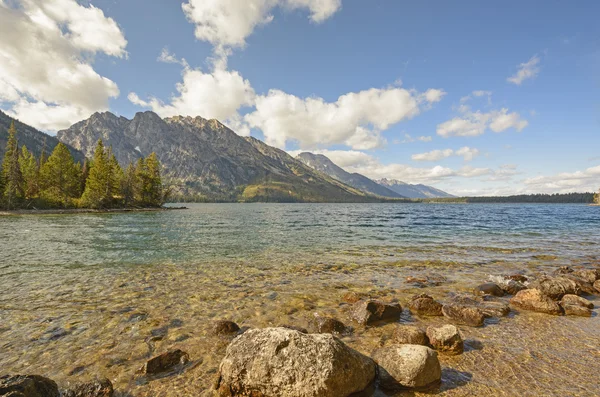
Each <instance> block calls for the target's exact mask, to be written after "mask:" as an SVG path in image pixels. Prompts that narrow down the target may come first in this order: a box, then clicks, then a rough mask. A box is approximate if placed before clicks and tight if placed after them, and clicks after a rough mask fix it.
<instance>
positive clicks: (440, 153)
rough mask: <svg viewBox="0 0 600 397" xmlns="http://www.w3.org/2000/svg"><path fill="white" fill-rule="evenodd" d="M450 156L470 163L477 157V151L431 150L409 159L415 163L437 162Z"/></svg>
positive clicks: (470, 149) (469, 149)
mask: <svg viewBox="0 0 600 397" xmlns="http://www.w3.org/2000/svg"><path fill="white" fill-rule="evenodd" d="M451 156H458V157H462V158H463V159H464V160H465V161H471V160H473V159H474V158H475V157H477V156H479V149H474V148H470V147H468V146H465V147H462V148H460V149H458V150H453V149H444V150H432V151H430V152H426V153H418V154H413V155H412V156H411V158H412V159H413V160H415V161H439V160H442V159H445V158H448V157H451Z"/></svg>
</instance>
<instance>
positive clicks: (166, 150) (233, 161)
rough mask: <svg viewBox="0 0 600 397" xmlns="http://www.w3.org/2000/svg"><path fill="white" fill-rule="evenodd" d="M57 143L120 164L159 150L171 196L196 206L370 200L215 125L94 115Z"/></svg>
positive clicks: (150, 114) (61, 133) (176, 119)
mask: <svg viewBox="0 0 600 397" xmlns="http://www.w3.org/2000/svg"><path fill="white" fill-rule="evenodd" d="M58 139H60V141H62V142H65V143H68V144H70V145H72V146H73V147H75V148H77V149H79V150H81V151H82V152H83V153H84V154H85V155H86V156H88V157H92V155H93V152H94V148H95V145H96V142H97V141H98V139H102V140H103V141H104V144H105V145H106V146H112V150H113V153H114V154H115V156H116V157H117V160H118V161H119V163H120V164H121V165H123V166H125V165H127V164H128V163H129V162H130V161H136V160H137V159H138V158H139V157H140V156H147V155H149V154H150V153H151V152H156V154H157V156H158V159H159V160H160V162H161V163H162V165H163V167H164V170H163V174H164V176H165V179H166V180H167V182H169V184H170V185H172V186H174V190H175V193H176V195H181V197H184V196H185V198H188V199H189V198H193V199H196V200H223V201H238V200H241V201H288V202H289V201H307V202H365V201H373V200H375V199H374V198H373V197H369V196H367V195H366V194H364V193H363V192H361V191H359V190H357V189H354V188H352V187H350V186H348V185H344V184H343V183H340V182H338V181H336V180H334V179H333V178H330V177H327V176H325V175H323V174H320V173H318V172H315V171H314V170H313V169H312V168H310V167H308V166H306V165H305V164H304V163H302V162H300V161H298V160H296V159H294V158H293V157H291V156H290V155H288V154H287V153H285V152H283V151H281V150H278V149H275V148H272V147H270V146H268V145H266V144H264V143H263V142H261V141H258V140H256V139H254V138H243V137H240V136H239V135H237V134H236V133H235V132H233V131H232V130H230V129H229V128H227V127H226V126H225V125H223V124H221V123H220V122H219V121H217V120H206V119H203V118H202V117H195V118H192V117H181V116H177V117H170V118H165V119H161V118H160V117H159V116H158V115H157V114H155V113H153V112H143V113H137V114H136V115H135V116H134V118H133V119H132V120H129V119H127V118H125V117H117V116H115V115H114V114H112V113H110V112H105V113H95V114H93V115H92V116H91V117H90V118H89V119H87V120H83V121H81V122H79V123H77V124H75V125H73V126H71V127H70V128H68V129H66V130H63V131H59V132H58Z"/></svg>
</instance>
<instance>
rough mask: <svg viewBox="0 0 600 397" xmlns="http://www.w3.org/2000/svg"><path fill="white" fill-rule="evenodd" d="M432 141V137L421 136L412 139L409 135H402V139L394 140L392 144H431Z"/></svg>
mask: <svg viewBox="0 0 600 397" xmlns="http://www.w3.org/2000/svg"><path fill="white" fill-rule="evenodd" d="M432 140H433V137H432V136H428V135H427V136H426V135H421V136H418V137H413V136H412V135H410V134H404V139H403V140H400V139H395V140H394V144H398V143H413V142H417V141H419V142H431V141H432Z"/></svg>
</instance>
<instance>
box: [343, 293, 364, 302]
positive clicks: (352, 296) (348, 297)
mask: <svg viewBox="0 0 600 397" xmlns="http://www.w3.org/2000/svg"><path fill="white" fill-rule="evenodd" d="M367 297H368V295H367V294H361V293H358V292H352V291H351V292H346V293H345V294H344V295H343V296H342V301H344V302H346V303H356V302H358V301H360V300H362V299H365V298H367Z"/></svg>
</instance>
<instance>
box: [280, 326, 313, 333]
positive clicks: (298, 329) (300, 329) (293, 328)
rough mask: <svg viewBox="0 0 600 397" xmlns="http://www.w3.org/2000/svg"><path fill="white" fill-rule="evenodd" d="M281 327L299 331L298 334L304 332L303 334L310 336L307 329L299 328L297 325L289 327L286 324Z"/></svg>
mask: <svg viewBox="0 0 600 397" xmlns="http://www.w3.org/2000/svg"><path fill="white" fill-rule="evenodd" d="M280 327H282V328H287V329H291V330H294V331H298V332H302V333H303V334H308V330H307V329H306V328H302V327H297V326H295V325H287V324H286V325H280Z"/></svg>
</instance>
